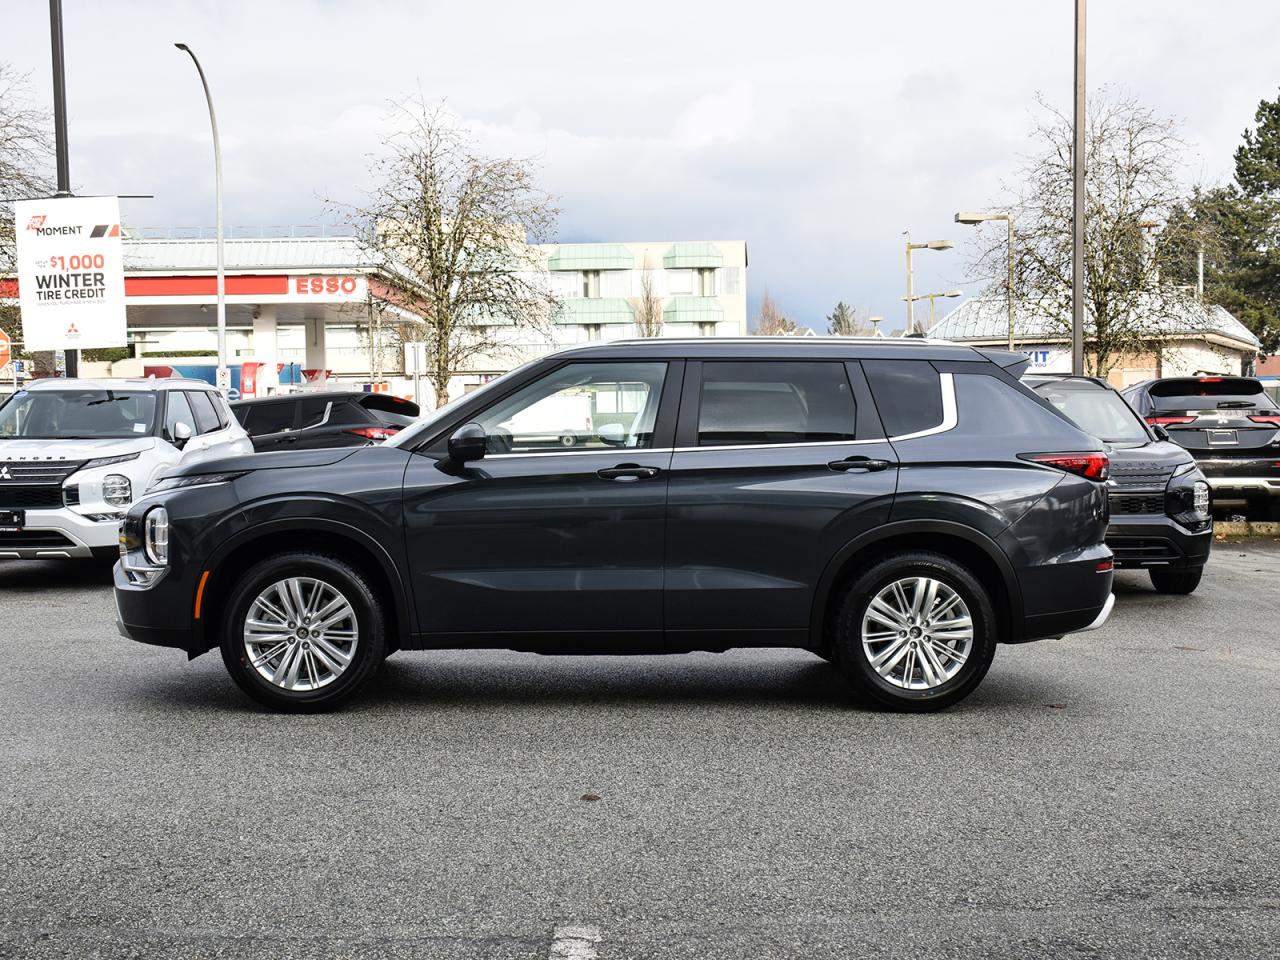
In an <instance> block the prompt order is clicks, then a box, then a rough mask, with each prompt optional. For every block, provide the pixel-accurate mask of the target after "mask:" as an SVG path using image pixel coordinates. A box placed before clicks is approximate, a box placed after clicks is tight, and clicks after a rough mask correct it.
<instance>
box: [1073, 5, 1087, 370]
mask: <svg viewBox="0 0 1280 960" xmlns="http://www.w3.org/2000/svg"><path fill="white" fill-rule="evenodd" d="M1085 3H1086V0H1076V64H1075V110H1074V113H1073V118H1072V119H1073V124H1074V129H1073V130H1072V134H1073V136H1072V151H1071V372H1072V373H1073V374H1075V375H1076V376H1077V377H1079V376H1083V375H1084V207H1085V204H1084V201H1085V194H1084V161H1085V148H1084V125H1085V115H1084V66H1085V63H1084V55H1085V13H1086V11H1085Z"/></svg>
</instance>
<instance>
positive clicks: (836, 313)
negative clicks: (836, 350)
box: [827, 300, 858, 337]
mask: <svg viewBox="0 0 1280 960" xmlns="http://www.w3.org/2000/svg"><path fill="white" fill-rule="evenodd" d="M827 333H829V334H830V335H831V336H833V337H855V336H857V335H858V320H857V316H856V314H855V313H854V310H853V308H852V307H850V306H849V305H848V304H847V303H845V302H844V301H843V300H841V301H840V302H839V303H837V304H836V307H835V309H834V310H833V311H831V313H830V315H829V316H828V317H827Z"/></svg>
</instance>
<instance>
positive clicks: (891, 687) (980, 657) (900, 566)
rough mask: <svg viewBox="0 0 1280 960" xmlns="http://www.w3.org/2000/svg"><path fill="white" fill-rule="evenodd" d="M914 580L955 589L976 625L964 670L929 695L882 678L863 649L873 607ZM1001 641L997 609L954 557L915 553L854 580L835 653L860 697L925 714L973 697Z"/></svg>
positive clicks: (842, 607)
mask: <svg viewBox="0 0 1280 960" xmlns="http://www.w3.org/2000/svg"><path fill="white" fill-rule="evenodd" d="M912 576H925V577H931V578H933V579H935V580H938V581H940V582H942V583H943V584H945V585H946V586H948V587H950V588H951V589H952V590H954V591H955V592H956V593H957V594H959V596H960V599H961V600H963V601H964V603H965V606H967V607H968V608H969V616H970V618H971V619H972V621H973V641H972V646H971V648H970V650H969V654H968V657H967V659H966V660H965V662H964V664H963V666H961V667H960V669H959V670H958V671H957V672H956V674H955V675H954V676H953V677H951V678H950V679H948V680H946V681H945V682H943V683H941V684H939V685H937V686H935V687H930V688H928V689H924V690H910V689H906V688H905V687H901V686H897V685H895V684H892V683H890V682H889V681H888V680H886V679H884V678H883V677H881V676H880V674H878V673H877V672H876V670H875V668H874V667H873V666H872V665H871V661H870V660H869V659H868V656H867V653H866V650H865V649H864V647H863V644H862V622H863V615H864V614H865V613H866V610H867V607H868V605H869V604H870V603H871V601H872V600H873V599H874V598H875V596H876V595H877V594H878V593H879V592H880V591H881V590H883V589H884V588H885V587H887V586H889V585H890V584H892V583H893V582H894V581H896V580H901V579H903V578H907V577H912ZM997 640H998V637H997V626H996V617H995V608H994V606H993V605H992V601H991V596H990V594H989V593H988V591H987V589H986V587H984V586H983V585H982V583H981V582H980V581H979V580H978V578H977V577H975V576H974V575H973V574H972V573H970V572H969V570H968V569H966V568H965V567H964V566H963V565H961V564H960V563H957V562H956V561H955V560H952V559H951V558H950V557H947V556H943V555H942V554H937V553H928V552H925V551H912V552H911V553H902V554H897V555H895V556H890V557H886V558H884V559H883V560H880V561H877V562H876V563H874V564H872V565H871V566H869V567H866V568H865V569H863V570H862V571H861V572H859V573H858V574H857V575H855V577H854V578H853V581H852V582H851V583H850V584H849V587H848V590H847V592H846V594H845V597H844V600H843V602H842V603H841V605H840V609H839V612H838V614H837V620H836V630H835V637H834V642H833V645H832V650H833V651H834V653H835V664H836V666H838V667H839V668H840V671H841V673H843V674H844V675H845V677H846V678H847V679H848V680H849V682H850V683H852V684H853V686H854V688H855V689H857V690H858V691H859V692H861V693H863V694H865V695H866V696H868V697H870V698H871V699H872V700H874V701H875V702H876V703H879V704H881V705H883V706H886V707H889V708H890V709H893V710H901V711H906V712H913V713H924V712H928V711H931V710H941V709H943V708H944V707H949V706H951V705H952V704H953V703H956V702H958V701H960V700H963V699H964V698H965V697H967V696H968V695H969V694H970V693H972V692H973V691H974V689H976V688H977V686H978V684H980V683H981V682H982V678H983V677H985V676H986V675H987V670H988V669H989V668H990V667H991V661H992V659H993V658H994V657H995V651H996V642H997Z"/></svg>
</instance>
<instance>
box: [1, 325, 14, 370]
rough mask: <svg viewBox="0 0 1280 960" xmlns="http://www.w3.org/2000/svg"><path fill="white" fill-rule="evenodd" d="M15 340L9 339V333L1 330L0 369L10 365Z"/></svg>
mask: <svg viewBox="0 0 1280 960" xmlns="http://www.w3.org/2000/svg"><path fill="white" fill-rule="evenodd" d="M12 347H13V341H12V340H10V339H9V335H8V334H7V333H5V332H4V331H3V330H0V370H3V369H4V368H5V367H7V366H8V365H9V360H10V359H11V358H12V356H13V349H12Z"/></svg>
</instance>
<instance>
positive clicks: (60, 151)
mask: <svg viewBox="0 0 1280 960" xmlns="http://www.w3.org/2000/svg"><path fill="white" fill-rule="evenodd" d="M49 47H50V49H51V50H52V52H53V137H54V154H55V157H56V159H57V165H58V193H57V196H59V197H69V196H71V163H70V160H69V154H68V149H67V78H66V71H65V69H64V68H63V58H62V0H49ZM66 357H67V376H68V377H75V376H78V375H79V373H80V351H79V350H67V351H66Z"/></svg>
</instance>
